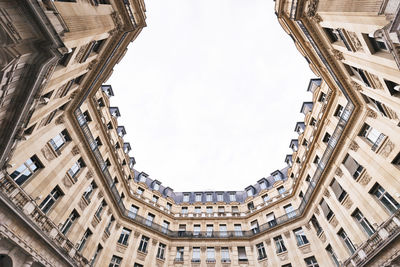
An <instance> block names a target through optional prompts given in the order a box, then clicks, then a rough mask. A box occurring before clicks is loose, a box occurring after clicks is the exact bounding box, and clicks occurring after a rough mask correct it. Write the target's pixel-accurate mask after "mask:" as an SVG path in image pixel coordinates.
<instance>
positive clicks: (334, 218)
mask: <svg viewBox="0 0 400 267" xmlns="http://www.w3.org/2000/svg"><path fill="white" fill-rule="evenodd" d="M330 223H331V224H332V226H333V227H336V226H337V225H338V223H339V222H338V220H337V219H336V216H333V218H332V219H331V221H330Z"/></svg>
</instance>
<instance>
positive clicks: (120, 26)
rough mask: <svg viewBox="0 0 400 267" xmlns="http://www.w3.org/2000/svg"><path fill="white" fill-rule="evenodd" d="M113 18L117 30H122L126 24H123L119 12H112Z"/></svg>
mask: <svg viewBox="0 0 400 267" xmlns="http://www.w3.org/2000/svg"><path fill="white" fill-rule="evenodd" d="M111 18H112V20H113V22H114V24H115V28H116V30H117V31H122V29H123V27H124V25H123V24H122V21H121V18H120V17H119V15H118V13H117V12H113V13H111Z"/></svg>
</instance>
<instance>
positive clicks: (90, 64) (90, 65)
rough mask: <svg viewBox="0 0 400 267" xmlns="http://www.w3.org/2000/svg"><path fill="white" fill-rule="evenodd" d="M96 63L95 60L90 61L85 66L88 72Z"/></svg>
mask: <svg viewBox="0 0 400 267" xmlns="http://www.w3.org/2000/svg"><path fill="white" fill-rule="evenodd" d="M97 62H98V61H97V59H94V60H92V61H90V63H89V64H88V66H87V68H88V70H92V69H93V68H94V67H95V66H96V64H97Z"/></svg>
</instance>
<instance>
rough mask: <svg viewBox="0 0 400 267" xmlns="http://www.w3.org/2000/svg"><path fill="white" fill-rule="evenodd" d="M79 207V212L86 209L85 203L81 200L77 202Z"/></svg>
mask: <svg viewBox="0 0 400 267" xmlns="http://www.w3.org/2000/svg"><path fill="white" fill-rule="evenodd" d="M79 207H80V208H81V210H84V209H85V208H86V207H87V203H86V201H85V200H83V199H82V198H81V200H80V201H79Z"/></svg>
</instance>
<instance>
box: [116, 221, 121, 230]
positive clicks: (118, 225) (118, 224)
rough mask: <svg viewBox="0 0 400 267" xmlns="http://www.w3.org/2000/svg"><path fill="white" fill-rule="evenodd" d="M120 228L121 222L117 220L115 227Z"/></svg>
mask: <svg viewBox="0 0 400 267" xmlns="http://www.w3.org/2000/svg"><path fill="white" fill-rule="evenodd" d="M119 228H121V224H120V223H119V222H117V223H116V224H115V229H117V230H118V229H119Z"/></svg>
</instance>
